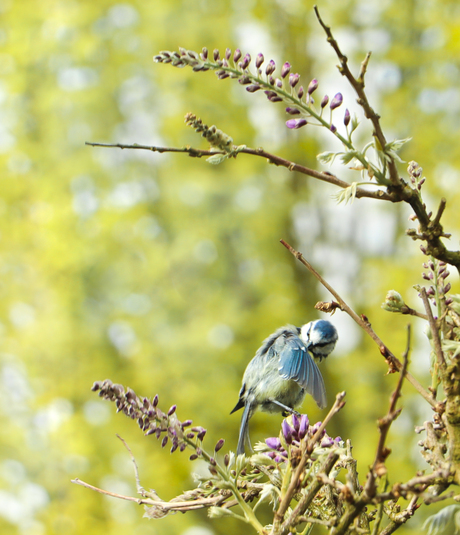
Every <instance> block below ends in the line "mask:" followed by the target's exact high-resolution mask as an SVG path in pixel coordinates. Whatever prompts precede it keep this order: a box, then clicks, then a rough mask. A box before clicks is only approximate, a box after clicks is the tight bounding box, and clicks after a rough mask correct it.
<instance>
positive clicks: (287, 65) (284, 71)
mask: <svg viewBox="0 0 460 535" xmlns="http://www.w3.org/2000/svg"><path fill="white" fill-rule="evenodd" d="M290 70H291V64H290V63H288V62H287V61H286V63H285V64H284V65H283V66H282V67H281V78H286V76H287V75H288V74H289V71H290Z"/></svg>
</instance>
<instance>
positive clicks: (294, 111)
mask: <svg viewBox="0 0 460 535" xmlns="http://www.w3.org/2000/svg"><path fill="white" fill-rule="evenodd" d="M286 113H289V115H299V113H300V110H298V109H297V108H286Z"/></svg>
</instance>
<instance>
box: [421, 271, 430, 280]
mask: <svg viewBox="0 0 460 535" xmlns="http://www.w3.org/2000/svg"><path fill="white" fill-rule="evenodd" d="M422 279H424V280H426V281H429V280H430V277H428V274H427V273H425V272H423V273H422Z"/></svg>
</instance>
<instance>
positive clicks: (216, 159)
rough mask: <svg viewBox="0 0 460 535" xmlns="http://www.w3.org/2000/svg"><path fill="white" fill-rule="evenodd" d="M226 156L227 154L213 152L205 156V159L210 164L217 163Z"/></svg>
mask: <svg viewBox="0 0 460 535" xmlns="http://www.w3.org/2000/svg"><path fill="white" fill-rule="evenodd" d="M227 158H228V154H213V155H212V156H210V157H209V158H206V161H207V162H209V163H210V164H212V165H219V164H220V163H222V162H223V161H224V160H226V159H227Z"/></svg>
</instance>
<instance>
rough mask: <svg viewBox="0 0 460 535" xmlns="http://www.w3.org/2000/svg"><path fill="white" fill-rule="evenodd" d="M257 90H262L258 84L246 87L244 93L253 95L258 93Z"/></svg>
mask: <svg viewBox="0 0 460 535" xmlns="http://www.w3.org/2000/svg"><path fill="white" fill-rule="evenodd" d="M259 89H262V88H261V87H260V85H259V84H251V85H248V86H247V87H246V91H248V92H249V93H255V92H256V91H259Z"/></svg>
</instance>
